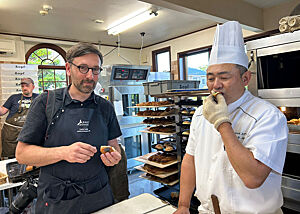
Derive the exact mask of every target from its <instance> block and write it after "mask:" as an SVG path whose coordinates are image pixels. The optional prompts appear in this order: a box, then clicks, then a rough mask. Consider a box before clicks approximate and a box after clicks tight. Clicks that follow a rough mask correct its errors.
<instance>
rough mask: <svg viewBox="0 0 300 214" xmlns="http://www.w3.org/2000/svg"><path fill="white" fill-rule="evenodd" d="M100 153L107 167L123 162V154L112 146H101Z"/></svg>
mask: <svg viewBox="0 0 300 214" xmlns="http://www.w3.org/2000/svg"><path fill="white" fill-rule="evenodd" d="M100 152H101V153H102V154H101V155H100V158H101V160H102V162H103V163H104V165H106V166H114V165H116V164H118V163H119V161H120V160H121V154H120V153H119V152H118V151H117V150H116V149H115V148H114V147H112V146H101V147H100Z"/></svg>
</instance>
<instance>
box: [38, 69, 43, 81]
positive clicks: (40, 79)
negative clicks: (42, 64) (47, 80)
mask: <svg viewBox="0 0 300 214" xmlns="http://www.w3.org/2000/svg"><path fill="white" fill-rule="evenodd" d="M42 78H43V69H39V70H38V79H39V81H42Z"/></svg>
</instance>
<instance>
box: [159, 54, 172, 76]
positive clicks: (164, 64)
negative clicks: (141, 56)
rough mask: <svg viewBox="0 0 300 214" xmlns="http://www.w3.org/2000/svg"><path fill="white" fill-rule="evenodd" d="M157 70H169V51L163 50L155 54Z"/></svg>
mask: <svg viewBox="0 0 300 214" xmlns="http://www.w3.org/2000/svg"><path fill="white" fill-rule="evenodd" d="M156 61H157V71H158V72H170V52H169V51H167V52H163V53H159V54H157V55H156Z"/></svg>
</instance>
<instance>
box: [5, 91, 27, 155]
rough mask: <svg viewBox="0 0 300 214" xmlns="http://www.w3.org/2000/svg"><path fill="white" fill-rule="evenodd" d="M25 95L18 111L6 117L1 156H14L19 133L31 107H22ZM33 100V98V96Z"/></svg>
mask: <svg viewBox="0 0 300 214" xmlns="http://www.w3.org/2000/svg"><path fill="white" fill-rule="evenodd" d="M22 101H23V95H22V97H21V101H20V104H19V109H18V111H17V112H16V113H15V114H14V115H13V116H12V117H10V118H8V119H6V121H5V122H4V124H3V127H2V130H1V139H2V154H1V157H3V158H4V157H8V158H14V157H15V152H16V147H17V143H18V142H17V138H18V135H19V133H20V131H21V129H22V127H23V125H24V123H25V120H26V116H27V114H28V110H29V108H24V107H22ZM31 101H32V98H31Z"/></svg>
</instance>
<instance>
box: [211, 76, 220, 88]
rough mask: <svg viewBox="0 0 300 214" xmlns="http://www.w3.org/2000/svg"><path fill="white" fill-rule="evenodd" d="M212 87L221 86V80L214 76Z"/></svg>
mask: <svg viewBox="0 0 300 214" xmlns="http://www.w3.org/2000/svg"><path fill="white" fill-rule="evenodd" d="M213 88H214V89H220V88H222V81H221V80H220V79H219V78H216V79H215V81H214V84H213Z"/></svg>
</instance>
